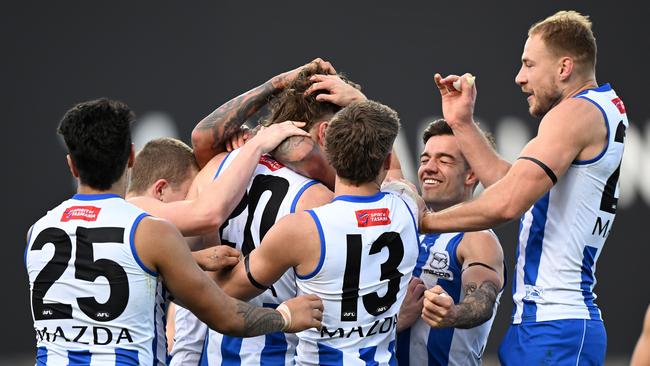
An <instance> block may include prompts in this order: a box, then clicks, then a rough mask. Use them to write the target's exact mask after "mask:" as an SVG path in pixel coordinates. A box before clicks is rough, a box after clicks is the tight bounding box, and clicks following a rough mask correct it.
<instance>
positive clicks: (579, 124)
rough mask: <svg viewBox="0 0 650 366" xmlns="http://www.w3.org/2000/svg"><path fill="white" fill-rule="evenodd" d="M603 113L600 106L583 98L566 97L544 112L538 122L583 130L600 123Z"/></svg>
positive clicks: (564, 128) (544, 124)
mask: <svg viewBox="0 0 650 366" xmlns="http://www.w3.org/2000/svg"><path fill="white" fill-rule="evenodd" d="M603 118H604V117H603V113H602V112H601V110H600V108H599V107H598V106H596V105H595V104H594V103H592V102H591V101H589V100H586V99H584V98H567V99H565V100H563V101H562V102H560V103H559V104H558V105H556V106H555V107H553V108H551V110H549V111H548V113H546V115H545V116H544V117H543V118H542V121H541V122H540V129H541V128H542V126H554V127H557V126H558V125H559V126H561V129H563V130H567V129H574V130H576V131H581V130H582V131H584V129H586V128H590V127H592V128H593V126H594V125H596V124H598V125H602V123H603Z"/></svg>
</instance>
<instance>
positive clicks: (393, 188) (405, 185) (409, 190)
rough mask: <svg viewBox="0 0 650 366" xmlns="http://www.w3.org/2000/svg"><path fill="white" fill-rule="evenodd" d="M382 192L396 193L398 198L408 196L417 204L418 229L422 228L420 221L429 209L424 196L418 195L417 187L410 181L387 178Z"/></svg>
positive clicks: (382, 186) (382, 185) (383, 183)
mask: <svg viewBox="0 0 650 366" xmlns="http://www.w3.org/2000/svg"><path fill="white" fill-rule="evenodd" d="M381 190H382V191H389V192H394V193H395V194H397V195H398V196H406V197H409V198H410V199H411V200H412V201H413V202H415V204H416V205H417V210H418V211H417V212H416V213H417V217H418V227H420V225H419V224H420V221H421V220H422V216H424V213H425V212H426V211H427V210H428V209H427V204H426V203H425V202H424V199H423V198H422V196H420V195H419V194H418V190H417V188H415V185H414V184H413V183H411V182H409V181H408V180H406V179H404V178H401V179H394V178H390V177H389V178H386V179H384V181H383V182H382V184H381Z"/></svg>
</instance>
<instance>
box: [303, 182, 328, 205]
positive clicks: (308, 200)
mask: <svg viewBox="0 0 650 366" xmlns="http://www.w3.org/2000/svg"><path fill="white" fill-rule="evenodd" d="M332 199H334V192H332V191H331V190H330V189H329V188H327V187H326V186H325V185H324V184H323V183H320V182H316V183H313V184H311V185H310V186H309V187H307V189H305V191H304V192H303V193H302V194H301V195H300V198H299V199H298V203H297V205H296V212H300V211H303V210H309V209H311V208H314V207H320V206H323V205H325V204H327V203H329V202H331V201H332Z"/></svg>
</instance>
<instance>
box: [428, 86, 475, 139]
mask: <svg viewBox="0 0 650 366" xmlns="http://www.w3.org/2000/svg"><path fill="white" fill-rule="evenodd" d="M467 76H471V75H470V74H464V75H463V76H462V77H459V76H458V75H449V76H446V77H444V78H443V77H442V76H440V74H435V76H434V77H433V80H434V81H435V83H436V86H437V87H438V91H440V96H441V97H442V114H443V116H444V118H445V120H446V121H447V123H448V124H449V126H451V128H454V127H456V126H459V125H462V124H467V123H473V115H474V104H475V102H476V83H472V85H470V84H469V83H468V81H467V78H466V77H467ZM459 78H460V83H461V91H458V90H456V88H454V85H453V84H454V81H456V80H458V79H459Z"/></svg>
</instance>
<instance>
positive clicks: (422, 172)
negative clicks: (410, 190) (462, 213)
mask: <svg viewBox="0 0 650 366" xmlns="http://www.w3.org/2000/svg"><path fill="white" fill-rule="evenodd" d="M418 180H419V181H420V187H421V190H422V198H423V199H424V201H425V202H426V204H427V206H429V207H430V208H432V209H434V210H436V211H438V210H441V209H445V208H447V207H450V206H453V205H455V204H457V203H460V202H463V201H466V200H468V199H469V198H471V196H472V191H473V190H474V186H475V184H476V177H475V176H474V174H472V172H471V170H470V169H469V166H468V164H467V162H466V161H465V158H464V157H463V155H462V153H461V150H460V147H459V146H458V142H457V141H456V138H455V137H454V136H453V135H437V136H431V137H430V138H429V140H427V142H426V144H425V146H424V151H423V152H422V154H421V155H420V168H419V169H418Z"/></svg>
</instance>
